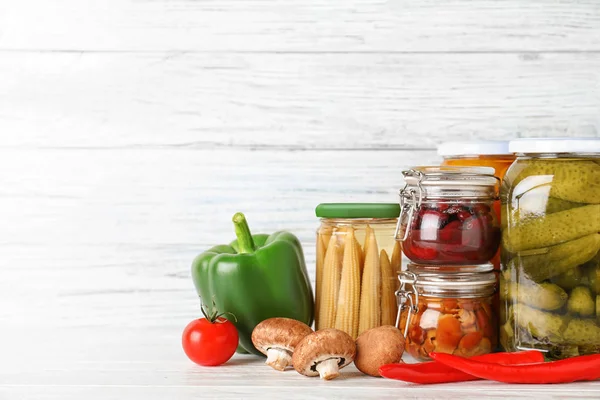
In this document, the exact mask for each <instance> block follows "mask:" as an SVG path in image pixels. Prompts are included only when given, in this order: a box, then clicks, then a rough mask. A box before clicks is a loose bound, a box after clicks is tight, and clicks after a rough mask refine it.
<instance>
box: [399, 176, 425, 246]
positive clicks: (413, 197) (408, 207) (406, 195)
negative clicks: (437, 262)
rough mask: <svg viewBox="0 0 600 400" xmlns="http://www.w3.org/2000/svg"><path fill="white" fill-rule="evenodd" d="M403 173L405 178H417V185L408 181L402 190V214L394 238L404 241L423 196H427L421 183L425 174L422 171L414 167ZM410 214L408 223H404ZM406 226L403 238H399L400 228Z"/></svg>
mask: <svg viewBox="0 0 600 400" xmlns="http://www.w3.org/2000/svg"><path fill="white" fill-rule="evenodd" d="M402 175H404V179H405V180H406V178H416V180H417V185H416V187H415V186H412V185H411V186H409V185H408V183H407V184H405V185H404V187H403V188H402V189H401V190H400V193H399V195H400V216H399V217H398V222H397V223H396V231H395V232H394V239H396V240H400V241H401V242H404V241H405V240H406V239H407V238H408V230H409V229H410V226H411V225H412V221H413V219H414V217H415V212H417V211H418V209H419V207H421V203H422V202H423V197H424V196H425V190H424V189H423V186H422V185H421V182H422V181H423V178H424V175H423V173H422V172H421V171H417V170H414V169H409V170H407V171H402ZM407 215H408V221H407V222H406V224H403V223H402V221H404V219H405V218H406V216H407ZM402 226H404V232H403V233H402V238H398V235H399V233H400V228H401V227H402Z"/></svg>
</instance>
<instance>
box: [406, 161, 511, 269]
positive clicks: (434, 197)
mask: <svg viewBox="0 0 600 400" xmlns="http://www.w3.org/2000/svg"><path fill="white" fill-rule="evenodd" d="M402 174H403V175H404V180H405V182H406V185H405V187H404V188H403V189H402V190H401V191H400V206H401V214H400V223H399V225H398V228H399V229H398V230H397V231H396V235H395V236H396V238H397V239H398V240H400V241H401V242H402V244H403V250H404V254H405V255H406V257H408V258H409V259H410V260H411V261H413V262H415V263H419V264H442V265H449V264H452V265H464V264H472V265H476V264H484V263H488V262H489V261H490V260H491V259H492V257H493V256H494V254H496V251H497V250H498V246H499V243H500V222H499V221H498V218H497V216H496V214H495V212H494V211H493V210H492V207H493V204H494V201H495V200H496V199H497V198H498V189H499V180H498V178H496V177H495V176H494V170H493V169H492V168H484V167H449V166H448V167H444V166H442V167H414V168H412V169H410V170H407V171H403V172H402Z"/></svg>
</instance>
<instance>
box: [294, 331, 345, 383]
mask: <svg viewBox="0 0 600 400" xmlns="http://www.w3.org/2000/svg"><path fill="white" fill-rule="evenodd" d="M355 354H356V344H355V343H354V340H353V339H352V337H351V336H350V335H348V334H347V333H346V332H343V331H340V330H339V329H333V328H329V329H321V330H319V331H316V332H313V333H311V334H310V335H308V336H306V337H305V338H304V339H302V341H301V342H300V343H299V344H298V346H296V350H295V351H294V354H293V355H292V364H293V366H294V369H295V370H296V371H298V372H299V373H301V374H302V375H306V376H318V375H319V372H318V371H317V369H316V367H317V364H318V363H320V362H321V361H325V360H329V359H332V358H339V361H338V368H339V369H341V368H344V367H345V366H346V365H348V364H350V363H351V362H352V360H354V356H355Z"/></svg>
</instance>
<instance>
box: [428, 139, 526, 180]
mask: <svg viewBox="0 0 600 400" xmlns="http://www.w3.org/2000/svg"><path fill="white" fill-rule="evenodd" d="M508 143H509V142H508V141H505V140H482V141H466V142H445V143H442V144H440V145H439V146H438V150H437V152H438V155H439V156H441V157H442V158H443V159H444V160H443V161H442V165H452V166H457V167H491V168H494V170H495V172H494V175H496V176H497V177H498V178H500V179H502V178H503V177H504V174H505V173H506V170H507V169H508V167H510V165H511V164H512V163H513V162H514V161H515V158H516V157H515V155H514V154H513V153H511V152H510V151H509V149H508Z"/></svg>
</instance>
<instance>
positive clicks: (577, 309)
mask: <svg viewBox="0 0 600 400" xmlns="http://www.w3.org/2000/svg"><path fill="white" fill-rule="evenodd" d="M567 309H568V310H569V312H571V313H573V314H579V315H581V316H582V317H589V316H590V315H594V312H595V304H594V299H593V298H592V293H591V291H590V289H589V288H588V287H585V286H577V287H576V288H575V289H573V290H572V291H571V294H570V295H569V300H568V301H567Z"/></svg>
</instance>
